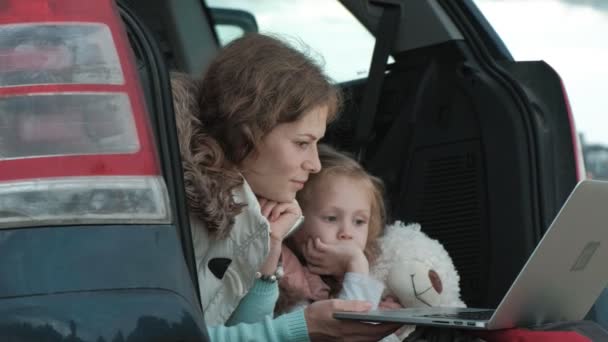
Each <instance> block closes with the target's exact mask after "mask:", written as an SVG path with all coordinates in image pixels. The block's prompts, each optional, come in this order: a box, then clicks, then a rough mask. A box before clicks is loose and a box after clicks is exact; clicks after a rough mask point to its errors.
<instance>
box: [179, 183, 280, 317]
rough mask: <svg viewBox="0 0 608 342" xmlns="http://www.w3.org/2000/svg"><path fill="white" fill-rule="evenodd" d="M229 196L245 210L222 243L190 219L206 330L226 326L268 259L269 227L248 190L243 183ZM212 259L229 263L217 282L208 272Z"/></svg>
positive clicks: (202, 226) (197, 222)
mask: <svg viewBox="0 0 608 342" xmlns="http://www.w3.org/2000/svg"><path fill="white" fill-rule="evenodd" d="M233 195H234V197H235V200H236V202H237V203H246V204H247V206H246V207H245V208H243V211H242V212H241V213H240V214H239V215H237V216H236V217H235V222H234V227H233V228H232V230H231V231H230V234H229V235H228V237H226V238H225V239H222V240H214V239H211V238H210V237H209V234H208V232H207V229H205V227H204V224H203V223H202V222H201V221H200V220H199V219H198V218H196V217H194V216H193V215H190V225H191V230H192V239H193V243H194V253H195V258H196V265H197V272H198V283H199V291H200V294H201V302H202V305H203V311H204V313H205V322H206V323H207V325H210V326H213V325H223V324H225V323H226V321H227V320H228V318H229V317H230V315H231V314H232V312H234V310H235V309H236V307H237V306H238V304H239V302H240V301H241V299H242V298H243V297H244V296H245V295H246V294H247V292H248V291H249V289H250V288H251V286H252V285H253V282H254V280H255V272H256V271H258V270H259V269H260V267H261V265H262V263H263V262H264V261H265V260H266V257H267V256H268V250H269V243H270V224H269V222H268V220H267V219H266V218H265V217H264V216H262V214H261V210H260V205H259V203H258V201H257V198H256V196H255V194H254V193H253V191H252V190H251V187H249V184H247V182H244V183H243V186H242V187H241V188H239V189H238V190H237V191H234V193H233ZM215 258H226V259H230V260H231V262H230V264H229V266H228V268H227V269H226V272H225V273H224V276H223V277H222V278H221V279H218V278H217V277H216V276H215V275H214V274H213V273H212V272H211V271H210V269H209V261H211V260H213V259H215Z"/></svg>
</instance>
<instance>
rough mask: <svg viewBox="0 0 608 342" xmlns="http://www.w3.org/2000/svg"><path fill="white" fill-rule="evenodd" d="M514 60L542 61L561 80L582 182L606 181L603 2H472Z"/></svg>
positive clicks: (607, 47) (607, 46)
mask: <svg viewBox="0 0 608 342" xmlns="http://www.w3.org/2000/svg"><path fill="white" fill-rule="evenodd" d="M475 4H476V5H477V7H478V8H479V9H480V10H481V11H482V12H483V14H484V16H485V17H486V19H488V21H489V22H490V23H491V24H492V26H493V27H494V29H495V30H496V32H497V33H498V34H499V35H500V37H501V38H502V40H503V41H504V43H505V45H507V47H508V49H509V50H510V51H511V53H512V55H513V57H514V58H515V59H516V60H519V61H524V60H544V61H546V62H547V63H549V65H551V67H553V68H554V69H555V70H556V71H557V72H558V73H559V75H560V76H561V77H562V80H563V82H564V86H565V87H566V90H567V92H568V98H569V100H570V104H571V106H572V113H573V116H574V119H575V123H576V128H577V130H578V132H579V135H580V137H581V142H582V148H583V152H584V157H585V166H586V169H587V176H588V177H591V178H596V179H608V174H607V172H606V171H605V170H606V169H608V159H606V157H605V156H606V155H608V132H607V131H606V130H605V127H606V126H608V116H607V115H606V114H605V111H606V108H608V96H606V95H605V89H606V86H607V85H608V64H607V63H606V61H607V60H608V39H606V33H607V32H608V2H607V1H574V0H547V1H529V0H511V1H497V0H475Z"/></svg>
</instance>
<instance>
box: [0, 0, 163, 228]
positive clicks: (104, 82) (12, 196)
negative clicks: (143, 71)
mask: <svg viewBox="0 0 608 342" xmlns="http://www.w3.org/2000/svg"><path fill="white" fill-rule="evenodd" d="M168 208H169V206H168V199H167V193H166V189H165V184H164V181H163V179H162V177H161V176H160V171H159V166H158V160H157V155H156V149H155V147H154V144H153V139H152V134H151V132H150V127H149V118H148V115H147V112H146V110H145V105H144V100H143V94H142V91H141V89H140V85H139V83H138V78H137V74H136V70H135V66H134V58H133V56H132V53H131V50H130V48H129V45H128V41H127V36H126V33H125V31H124V28H123V27H122V22H121V21H120V18H119V16H118V11H117V9H116V7H115V4H114V2H113V0H95V1H81V0H29V1H23V0H13V1H7V0H4V1H3V0H0V228H1V227H13V226H17V225H31V224H66V223H115V222H132V223H158V222H168V221H169V219H170V212H169V209H168Z"/></svg>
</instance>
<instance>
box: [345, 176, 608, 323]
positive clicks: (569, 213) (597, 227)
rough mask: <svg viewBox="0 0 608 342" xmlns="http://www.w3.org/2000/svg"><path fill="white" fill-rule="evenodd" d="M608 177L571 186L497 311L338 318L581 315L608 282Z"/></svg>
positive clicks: (539, 319)
mask: <svg viewBox="0 0 608 342" xmlns="http://www.w3.org/2000/svg"><path fill="white" fill-rule="evenodd" d="M607 247H608V182H602V181H593V180H585V181H582V182H581V183H579V184H578V185H577V186H576V188H575V189H574V190H573V191H572V193H571V194H570V196H569V197H568V199H567V200H566V203H565V204H564V206H563V207H562V208H561V210H560V211H559V213H558V214H557V216H556V217H555V219H554V220H553V223H552V224H551V226H550V227H549V229H548V230H547V232H546V233H545V235H544V236H543V238H542V240H541V241H540V243H539V244H538V246H536V249H535V250H534V252H533V253H532V255H531V256H530V258H529V259H528V261H527V262H526V264H525V265H524V268H523V269H522V270H521V272H520V273H519V275H518V276H517V278H516V279H515V282H513V284H512V285H511V288H510V289H509V291H508V292H507V294H506V295H505V297H504V298H503V299H502V301H501V302H500V305H498V308H496V310H490V309H473V308H466V309H465V308H460V309H459V308H415V309H414V308H412V309H399V310H375V311H369V312H365V313H352V312H338V313H335V314H334V317H335V318H338V319H351V320H358V321H366V322H398V323H406V324H416V325H432V326H457V327H461V328H468V329H488V330H494V329H505V328H512V327H516V326H517V327H526V326H535V325H540V324H544V323H550V322H556V321H567V320H580V319H582V318H583V317H584V316H585V315H586V314H587V312H588V311H589V309H590V308H591V306H592V305H593V303H594V302H595V300H596V299H597V298H598V296H599V295H600V293H601V292H602V290H603V289H604V287H605V286H606V285H607V284H608V265H607V264H606V261H607V260H608V248H607Z"/></svg>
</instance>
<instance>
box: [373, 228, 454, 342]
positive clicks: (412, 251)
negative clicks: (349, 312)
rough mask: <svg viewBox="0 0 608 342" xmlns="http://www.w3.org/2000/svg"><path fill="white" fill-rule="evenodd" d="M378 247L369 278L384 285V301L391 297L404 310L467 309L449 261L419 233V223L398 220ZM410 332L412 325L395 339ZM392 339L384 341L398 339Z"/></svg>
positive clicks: (424, 235)
mask: <svg viewBox="0 0 608 342" xmlns="http://www.w3.org/2000/svg"><path fill="white" fill-rule="evenodd" d="M378 244H379V247H380V255H379V257H378V258H377V259H376V261H375V262H374V263H373V265H371V267H370V275H371V276H373V277H374V278H376V279H378V280H380V281H382V282H383V283H384V285H385V286H386V288H385V290H384V294H383V298H384V297H385V296H388V295H392V296H393V297H395V298H396V299H397V300H399V303H400V304H401V305H402V306H403V307H405V308H415V307H431V306H450V307H466V305H465V303H464V302H463V301H462V300H461V299H460V286H459V281H460V276H459V275H458V272H457V271H456V268H455V267H454V263H453V262H452V259H451V258H450V256H449V255H448V253H447V251H446V250H445V248H444V247H443V245H441V244H440V243H439V242H438V241H437V240H434V239H431V238H429V237H428V236H427V235H426V234H424V233H423V232H422V231H420V225H419V224H409V225H405V224H403V222H401V221H397V222H395V223H394V224H392V225H389V226H388V227H386V230H385V233H384V235H383V236H382V237H380V238H379V241H378ZM413 330H414V327H412V326H409V327H404V328H403V329H400V331H399V332H398V333H397V335H398V336H399V338H398V340H402V339H403V338H404V337H405V336H407V335H409V334H410V333H411V332H412V331H413ZM393 338H394V339H385V340H383V341H389V340H390V341H392V340H397V339H396V338H397V337H396V336H394V335H393Z"/></svg>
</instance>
